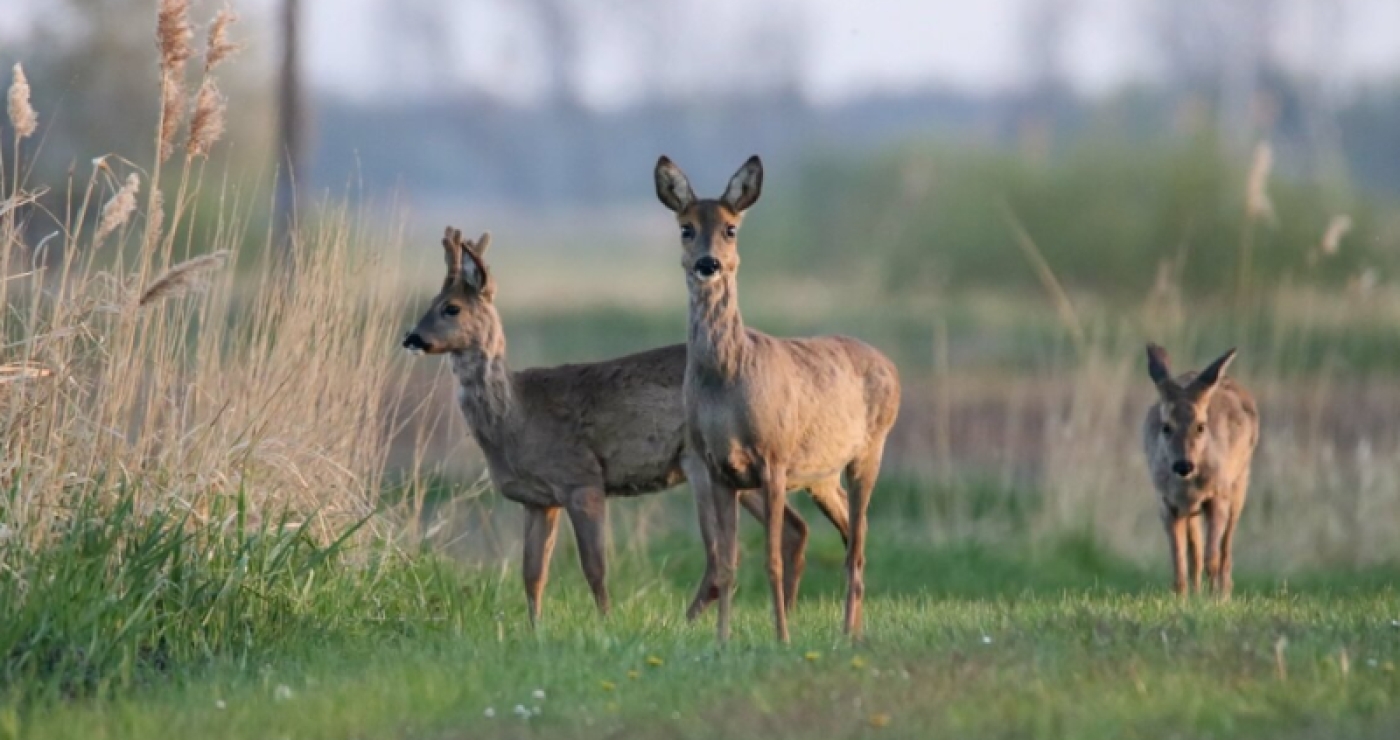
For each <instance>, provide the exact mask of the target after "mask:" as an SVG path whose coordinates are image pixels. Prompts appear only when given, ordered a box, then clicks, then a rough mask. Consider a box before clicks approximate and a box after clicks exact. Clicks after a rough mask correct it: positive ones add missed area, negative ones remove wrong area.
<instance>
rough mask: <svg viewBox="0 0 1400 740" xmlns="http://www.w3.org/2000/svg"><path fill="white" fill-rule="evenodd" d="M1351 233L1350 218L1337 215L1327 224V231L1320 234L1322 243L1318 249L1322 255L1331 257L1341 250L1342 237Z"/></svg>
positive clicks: (1344, 215)
mask: <svg viewBox="0 0 1400 740" xmlns="http://www.w3.org/2000/svg"><path fill="white" fill-rule="evenodd" d="M1350 231H1351V216H1348V215H1346V214H1338V215H1336V216H1333V217H1332V220H1331V221H1328V222H1327V231H1325V232H1323V234H1322V243H1321V244H1320V245H1319V247H1320V248H1321V250H1322V254H1324V255H1326V256H1328V257H1331V256H1332V255H1334V254H1336V253H1337V252H1338V251H1340V250H1341V248H1342V237H1344V236H1346V235H1347V233H1348V232H1350Z"/></svg>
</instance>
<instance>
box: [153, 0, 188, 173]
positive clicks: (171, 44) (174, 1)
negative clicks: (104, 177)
mask: <svg viewBox="0 0 1400 740" xmlns="http://www.w3.org/2000/svg"><path fill="white" fill-rule="evenodd" d="M193 38H194V29H193V28H191V27H190V2H189V0H161V1H160V9H159V10H158V11H157V15H156V46H157V47H158V48H159V49H160V73H161V78H160V79H161V85H160V87H161V112H160V160H161V161H162V162H164V161H165V160H167V159H169V158H170V155H171V154H173V153H174V152H175V133H176V132H177V131H179V129H180V122H181V121H182V120H184V117H185V63H186V62H187V61H189V58H190V54H191V51H190V41H191V40H192V39H193Z"/></svg>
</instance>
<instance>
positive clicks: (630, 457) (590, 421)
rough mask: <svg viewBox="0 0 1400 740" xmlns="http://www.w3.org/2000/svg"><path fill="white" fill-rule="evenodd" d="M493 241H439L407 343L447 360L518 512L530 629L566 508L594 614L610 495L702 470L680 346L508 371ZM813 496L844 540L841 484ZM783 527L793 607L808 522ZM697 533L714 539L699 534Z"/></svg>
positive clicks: (755, 501) (820, 487) (449, 236)
mask: <svg viewBox="0 0 1400 740" xmlns="http://www.w3.org/2000/svg"><path fill="white" fill-rule="evenodd" d="M490 243H491V237H490V234H482V235H481V237H480V238H479V239H478V240H477V241H476V242H475V243H473V242H471V241H464V240H463V239H462V232H461V231H458V230H456V229H453V228H451V227H448V229H447V233H446V235H445V236H444V237H443V240H442V246H443V249H444V251H445V254H446V258H447V279H446V280H445V281H444V282H443V284H442V290H441V292H439V293H438V295H437V297H436V298H434V299H433V302H432V305H431V306H430V307H429V308H428V311H427V313H425V314H424V315H423V318H421V319H419V321H418V325H417V326H416V327H414V329H413V331H412V333H410V334H409V335H408V336H407V337H406V338H405V339H404V340H403V346H404V348H405V349H408V350H410V351H414V352H422V353H427V354H448V355H450V356H451V360H452V373H453V375H454V376H455V377H456V379H457V403H458V405H459V406H460V407H461V410H462V414H463V416H465V417H466V421H467V425H468V426H469V427H470V428H471V432H472V436H473V437H475V439H476V441H477V444H478V445H479V446H480V447H481V450H482V452H483V454H484V455H485V457H486V464H487V468H488V469H489V470H490V473H491V480H492V482H493V483H494V484H495V485H496V488H497V489H499V490H500V492H501V495H503V496H505V497H506V498H508V499H510V500H512V501H515V502H518V503H520V504H523V505H524V506H525V538H524V539H525V542H524V546H525V553H524V576H525V595H526V599H527V600H528V602H529V610H530V622H531V624H534V623H535V622H536V621H537V620H538V619H539V616H540V599H541V595H542V593H543V591H544V586H545V581H546V579H547V578H548V572H549V561H550V556H551V554H552V553H553V550H554V540H555V535H556V532H557V527H558V522H559V511H560V510H561V509H562V510H564V511H566V512H568V515H569V520H570V521H571V522H572V524H573V527H574V537H575V539H576V540H577V541H578V550H579V560H580V562H581V564H582V566H583V573H584V577H585V578H586V579H587V581H588V585H589V588H591V589H592V591H593V598H594V600H595V601H596V602H597V605H598V609H599V611H601V612H602V613H604V614H606V613H607V611H608V607H609V601H608V592H607V587H606V585H605V583H604V581H605V577H604V576H605V573H606V563H605V561H604V542H603V525H604V521H605V519H606V516H605V514H606V503H605V500H606V497H608V496H631V495H637V494H644V493H653V492H657V491H662V490H665V489H668V488H671V487H673V486H675V485H677V484H678V483H680V481H681V479H682V477H683V476H684V473H685V470H686V468H690V469H697V468H698V465H697V464H696V463H695V462H694V461H693V460H691V461H689V462H687V460H688V459H689V458H688V456H687V455H685V454H684V451H685V435H684V426H685V414H684V408H683V405H682V402H681V385H682V382H683V378H684V373H685V345H679V344H677V345H671V346H669V347H662V348H659V349H654V350H651V351H648V352H641V353H638V354H634V355H628V356H626V357H620V358H617V359H614V360H609V361H606V362H597V363H589V364H580V365H562V366H559V367H552V368H536V369H531V370H525V371H523V372H512V371H511V370H510V369H509V368H508V367H507V365H506V339H505V332H504V331H503V329H502V327H501V319H500V316H498V315H497V313H496V307H495V303H494V300H495V295H496V284H495V281H494V280H493V279H492V277H491V271H490V269H489V268H488V267H487V265H486V261H485V255H486V249H487V247H488V246H489V245H490ZM811 492H812V496H813V498H814V499H816V501H817V505H818V507H819V508H820V509H821V510H822V512H823V513H824V514H825V515H826V516H827V517H828V518H829V519H830V520H831V521H832V523H833V524H835V525H836V528H837V529H838V530H840V531H841V535H842V537H843V538H844V537H846V536H847V533H846V528H847V523H846V508H845V497H844V493H843V492H842V491H841V489H840V482H839V480H837V479H835V478H833V479H832V480H829V481H823V482H820V483H818V484H814V488H812V489H811ZM744 505H745V507H746V508H748V509H749V511H751V512H753V514H754V516H756V517H758V518H759V519H760V520H763V521H766V520H767V508H766V507H767V502H766V501H765V500H764V499H763V498H761V497H759V496H758V495H757V494H753V495H750V496H748V497H746V498H745V499H744ZM781 520H782V521H783V523H784V530H783V559H784V562H785V563H786V564H787V566H788V567H789V568H791V569H792V577H791V578H789V579H788V580H787V582H786V583H785V591H784V594H785V598H786V600H787V602H788V604H789V606H790V605H792V604H793V602H795V600H796V598H797V589H798V585H799V582H800V580H801V577H802V570H803V566H804V561H805V550H806V544H807V525H806V522H804V521H803V519H802V517H801V516H800V515H798V513H797V512H796V511H795V510H793V509H791V508H787V507H784V508H782V514H781ZM702 535H703V536H704V537H705V538H706V539H707V540H708V538H709V536H710V535H709V532H708V530H704V529H702Z"/></svg>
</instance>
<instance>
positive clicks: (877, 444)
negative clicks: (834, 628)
mask: <svg viewBox="0 0 1400 740" xmlns="http://www.w3.org/2000/svg"><path fill="white" fill-rule="evenodd" d="M655 177H656V194H657V197H659V198H660V199H661V202H662V203H663V204H664V205H665V206H666V207H667V208H669V209H671V211H673V212H674V213H675V214H676V220H677V221H678V223H679V225H680V231H681V267H682V269H683V270H684V271H685V275H686V285H687V288H688V290H689V293H690V330H689V338H688V342H687V345H686V346H687V350H688V353H687V360H686V367H685V419H686V427H687V434H688V442H689V444H690V446H691V448H692V449H693V450H694V451H695V453H696V454H697V455H698V456H699V457H700V459H701V460H702V461H703V463H704V466H705V472H707V473H708V476H707V480H704V481H701V480H698V478H699V476H692V477H691V479H690V481H691V488H693V489H695V492H696V497H697V500H698V501H700V502H701V503H700V508H701V516H702V517H704V516H710V517H714V519H713V521H712V522H711V524H710V525H709V526H710V527H712V528H713V530H714V535H715V536H714V542H713V549H711V550H710V551H709V552H708V553H707V554H708V555H709V557H710V559H711V562H712V563H713V564H714V565H713V567H712V569H711V571H712V572H711V574H710V577H711V578H712V579H713V580H712V581H711V582H710V583H709V584H707V585H708V586H709V587H710V591H709V593H708V596H712V597H716V598H718V599H719V616H718V628H719V630H718V631H719V639H720V640H721V641H724V640H727V639H728V637H729V621H730V610H731V601H732V596H733V586H734V578H735V572H736V570H737V568H738V560H739V550H738V539H737V537H738V514H737V507H736V503H737V499H738V496H739V494H738V493H737V492H739V491H745V490H751V489H761V490H762V491H763V496H764V499H765V501H766V502H767V505H768V512H769V513H768V517H767V520H766V521H765V522H764V524H765V526H766V529H767V566H768V579H769V582H770V585H771V588H772V598H773V622H774V626H775V628H776V631H777V637H778V639H779V640H781V641H784V642H786V641H787V640H788V626H787V610H786V605H785V603H784V599H783V583H784V573H785V571H784V568H785V565H784V563H783V558H782V520H781V519H780V518H779V517H777V516H774V515H773V512H775V511H781V510H782V506H783V503H784V497H785V495H786V492H787V491H788V489H789V488H793V487H802V486H805V485H809V484H814V483H817V482H818V481H824V480H827V479H829V478H830V477H831V476H833V475H839V474H840V473H841V472H842V471H843V470H844V471H845V473H846V476H847V479H848V480H847V483H848V484H849V485H848V491H849V496H848V507H847V508H848V512H849V515H850V538H849V540H848V543H847V547H846V577H847V594H846V611H845V631H846V633H847V634H849V635H852V636H858V635H859V634H860V630H861V605H862V600H863V597H864V591H865V585H864V570H865V535H866V509H867V506H868V504H869V502H870V493H871V490H872V489H873V488H874V487H875V479H876V478H877V477H878V475H879V472H880V461H881V457H882V455H883V454H884V447H885V438H886V436H887V435H888V434H889V432H890V427H892V426H893V425H894V422H895V416H896V414H897V413H898V410H899V393H900V386H899V374H898V372H897V371H896V370H895V366H894V363H893V362H891V361H890V360H889V358H887V357H885V356H884V355H882V354H880V353H879V352H878V351H876V350H874V349H872V348H871V347H870V346H868V345H866V344H863V343H861V342H859V341H857V340H855V339H850V338H847V337H820V338H813V339H777V338H774V337H771V336H768V335H767V334H764V333H762V332H758V331H754V330H752V329H748V328H746V327H745V326H744V321H743V318H741V316H740V315H739V290H738V281H737V272H738V269H739V251H738V241H737V238H738V231H739V222H740V220H741V219H742V217H743V214H744V212H745V211H747V210H748V209H749V207H750V206H752V205H753V204H754V202H756V201H757V200H758V196H759V192H760V191H761V189H762V185H763V165H762V163H761V162H760V161H759V159H758V157H751V158H750V159H749V160H748V161H747V162H745V163H744V165H743V166H742V167H741V168H739V171H738V172H737V173H735V175H734V177H733V178H732V179H731V180H730V181H729V186H728V188H727V189H726V190H725V192H724V195H723V196H722V197H720V198H719V199H718V200H708V199H707V200H700V199H697V198H696V197H695V192H694V191H693V190H692V189H691V187H690V182H689V181H688V180H687V179H686V176H685V174H684V173H683V172H681V170H680V168H679V167H677V166H676V165H675V164H673V163H672V162H671V160H670V159H667V158H666V157H661V159H660V160H659V161H658V162H657V163H656V171H655ZM704 489H709V490H708V491H706V490H704ZM707 493H708V496H707V495H706V494H707ZM706 499H708V500H709V501H710V505H709V506H708V507H707V506H705V504H704V500H706ZM703 528H704V525H702V529H703ZM707 544H708V543H707Z"/></svg>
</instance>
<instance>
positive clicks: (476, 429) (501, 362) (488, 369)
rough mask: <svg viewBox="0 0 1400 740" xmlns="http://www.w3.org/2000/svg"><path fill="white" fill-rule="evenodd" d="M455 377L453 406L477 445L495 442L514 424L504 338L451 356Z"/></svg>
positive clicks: (511, 392)
mask: <svg viewBox="0 0 1400 740" xmlns="http://www.w3.org/2000/svg"><path fill="white" fill-rule="evenodd" d="M452 374H453V375H454V376H455V377H456V378H457V404H458V405H459V406H461V408H462V414H463V416H465V417H466V419H467V425H468V426H470V427H471V429H472V434H473V435H474V436H475V437H476V440H477V443H478V444H481V445H483V446H485V445H489V444H492V443H499V442H501V441H502V440H503V438H504V437H505V436H506V435H508V434H509V433H510V430H511V427H512V426H513V424H514V422H515V417H516V413H515V412H516V405H515V384H514V382H513V379H512V375H511V372H510V367H509V366H508V365H507V364H506V352H505V339H504V337H501V338H500V339H499V340H498V341H496V342H492V343H490V344H489V346H488V347H487V348H485V349H469V350H462V351H459V352H453V353H452Z"/></svg>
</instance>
